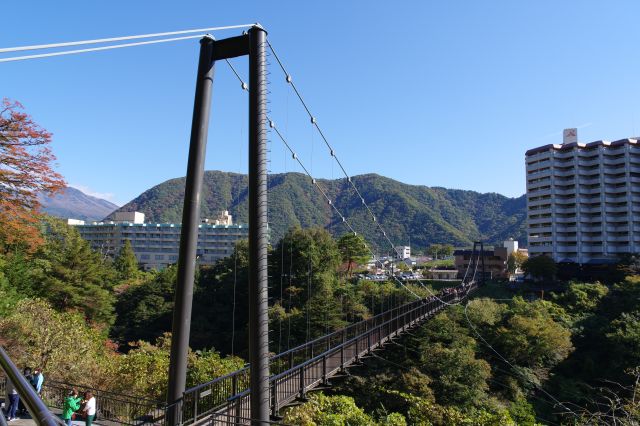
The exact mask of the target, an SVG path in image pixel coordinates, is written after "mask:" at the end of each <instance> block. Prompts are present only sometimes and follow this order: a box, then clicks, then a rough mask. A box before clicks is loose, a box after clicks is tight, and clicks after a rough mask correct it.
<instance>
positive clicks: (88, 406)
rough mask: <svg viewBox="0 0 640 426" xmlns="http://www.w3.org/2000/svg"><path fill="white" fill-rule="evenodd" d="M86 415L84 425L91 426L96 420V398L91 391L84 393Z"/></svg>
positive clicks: (83, 410) (83, 402) (83, 409)
mask: <svg viewBox="0 0 640 426" xmlns="http://www.w3.org/2000/svg"><path fill="white" fill-rule="evenodd" d="M82 404H83V408H82V412H83V413H84V424H85V425H86V426H91V424H92V423H93V419H95V418H96V398H95V397H94V396H93V394H92V393H91V392H89V391H86V392H85V393H84V400H83V401H82Z"/></svg>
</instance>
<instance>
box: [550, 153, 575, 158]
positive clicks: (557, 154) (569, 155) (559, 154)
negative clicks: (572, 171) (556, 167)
mask: <svg viewBox="0 0 640 426" xmlns="http://www.w3.org/2000/svg"><path fill="white" fill-rule="evenodd" d="M574 156H575V152H574V151H565V152H557V151H556V152H554V154H553V158H554V159H555V158H558V159H565V158H573V157H574Z"/></svg>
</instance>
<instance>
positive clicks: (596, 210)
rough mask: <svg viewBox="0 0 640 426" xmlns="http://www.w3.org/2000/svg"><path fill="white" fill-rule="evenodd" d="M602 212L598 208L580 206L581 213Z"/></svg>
mask: <svg viewBox="0 0 640 426" xmlns="http://www.w3.org/2000/svg"><path fill="white" fill-rule="evenodd" d="M601 211H602V210H601V208H600V206H598V207H583V206H580V213H600V212H601Z"/></svg>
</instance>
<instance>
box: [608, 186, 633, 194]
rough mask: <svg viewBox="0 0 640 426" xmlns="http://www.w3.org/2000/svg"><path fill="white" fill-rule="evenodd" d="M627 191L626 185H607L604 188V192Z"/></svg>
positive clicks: (616, 192)
mask: <svg viewBox="0 0 640 426" xmlns="http://www.w3.org/2000/svg"><path fill="white" fill-rule="evenodd" d="M627 191H628V189H627V187H626V186H613V187H612V186H607V187H605V189H604V192H605V194H607V195H609V194H626V193H627Z"/></svg>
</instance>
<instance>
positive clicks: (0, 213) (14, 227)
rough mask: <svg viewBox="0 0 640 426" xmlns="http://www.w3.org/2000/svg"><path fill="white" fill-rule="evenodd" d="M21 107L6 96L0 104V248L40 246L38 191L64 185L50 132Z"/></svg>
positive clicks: (44, 191) (45, 190)
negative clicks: (56, 170)
mask: <svg viewBox="0 0 640 426" xmlns="http://www.w3.org/2000/svg"><path fill="white" fill-rule="evenodd" d="M22 110H24V107H23V106H22V105H21V104H20V103H19V102H15V101H11V100H9V99H7V98H4V99H3V100H2V103H1V104H0V250H7V249H8V248H10V247H14V246H17V245H19V246H22V247H23V248H25V249H26V250H28V251H33V250H35V249H36V248H37V247H38V246H39V245H41V244H42V242H43V239H42V234H41V232H40V226H39V223H40V222H39V214H40V213H39V208H40V203H39V202H38V193H45V194H48V195H53V194H55V193H57V192H60V191H62V189H63V188H64V187H65V182H64V179H63V178H62V176H61V175H60V174H58V173H56V172H55V171H54V170H53V164H52V163H53V162H54V161H55V159H56V157H55V156H54V155H53V153H52V152H51V148H49V146H48V145H49V144H50V143H51V133H49V132H47V131H46V130H45V129H43V128H42V127H40V126H39V125H38V124H36V123H35V122H34V121H33V120H32V119H31V117H30V116H29V115H27V114H25V113H24V112H22Z"/></svg>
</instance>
